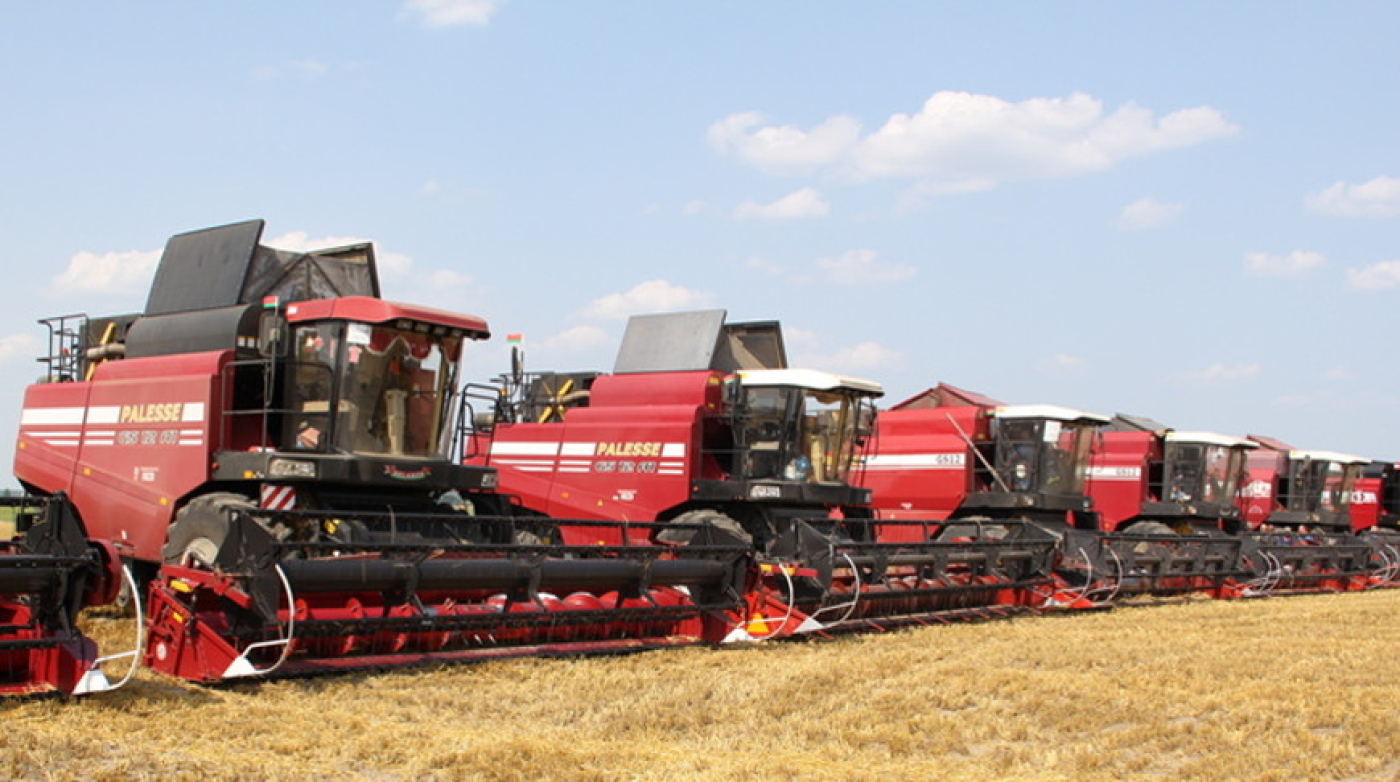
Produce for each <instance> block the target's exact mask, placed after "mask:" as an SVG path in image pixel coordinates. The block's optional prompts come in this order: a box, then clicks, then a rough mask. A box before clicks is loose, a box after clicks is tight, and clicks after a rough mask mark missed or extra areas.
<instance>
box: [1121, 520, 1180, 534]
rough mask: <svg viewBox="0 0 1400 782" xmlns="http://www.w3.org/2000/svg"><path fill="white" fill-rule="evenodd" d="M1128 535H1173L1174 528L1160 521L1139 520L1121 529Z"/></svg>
mask: <svg viewBox="0 0 1400 782" xmlns="http://www.w3.org/2000/svg"><path fill="white" fill-rule="evenodd" d="M1123 532H1124V533H1125V534H1128V535H1175V534H1176V530H1174V529H1172V528H1171V527H1168V526H1167V525H1165V524H1163V523H1162V522H1160V521H1139V522H1136V523H1134V524H1129V525H1128V526H1127V527H1125V528H1124V529H1123Z"/></svg>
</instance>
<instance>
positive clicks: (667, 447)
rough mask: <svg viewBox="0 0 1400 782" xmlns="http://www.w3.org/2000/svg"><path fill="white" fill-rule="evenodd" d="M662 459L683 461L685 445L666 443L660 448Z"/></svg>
mask: <svg viewBox="0 0 1400 782" xmlns="http://www.w3.org/2000/svg"><path fill="white" fill-rule="evenodd" d="M661 458H662V459H684V458H685V443H666V444H664V445H662V446H661Z"/></svg>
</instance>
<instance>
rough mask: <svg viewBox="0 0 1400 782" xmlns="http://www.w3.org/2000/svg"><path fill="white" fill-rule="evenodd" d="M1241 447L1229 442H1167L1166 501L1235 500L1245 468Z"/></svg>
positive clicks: (1229, 501) (1223, 501) (1225, 501)
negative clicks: (1227, 443)
mask: <svg viewBox="0 0 1400 782" xmlns="http://www.w3.org/2000/svg"><path fill="white" fill-rule="evenodd" d="M1244 459H1245V455H1244V449H1242V448H1234V447H1231V446H1228V445H1218V444H1210V443H1192V442H1169V443H1167V453H1166V476H1165V484H1166V487H1167V488H1166V497H1165V498H1164V499H1165V500H1166V501H1168V502H1214V503H1221V504H1228V503H1232V502H1234V497H1235V492H1236V490H1237V488H1238V486H1239V476H1240V471H1241V470H1242V469H1243V467H1244Z"/></svg>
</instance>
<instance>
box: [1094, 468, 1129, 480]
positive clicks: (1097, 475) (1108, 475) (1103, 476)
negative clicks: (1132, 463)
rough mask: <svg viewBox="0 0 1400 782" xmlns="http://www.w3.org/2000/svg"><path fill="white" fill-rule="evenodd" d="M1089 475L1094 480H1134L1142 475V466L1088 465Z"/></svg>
mask: <svg viewBox="0 0 1400 782" xmlns="http://www.w3.org/2000/svg"><path fill="white" fill-rule="evenodd" d="M1089 477H1090V478H1092V479H1093V480H1096V481H1135V480H1137V479H1139V478H1141V477H1142V468H1141V467H1090V468H1089Z"/></svg>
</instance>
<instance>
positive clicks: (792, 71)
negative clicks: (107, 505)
mask: <svg viewBox="0 0 1400 782" xmlns="http://www.w3.org/2000/svg"><path fill="white" fill-rule="evenodd" d="M0 30H3V32H4V34H5V35H4V37H5V39H6V46H5V47H3V48H0V118H3V121H0V156H2V157H0V159H2V160H3V176H4V181H5V185H6V186H5V187H4V188H3V191H0V215H3V217H0V243H3V247H4V248H5V253H6V257H7V259H8V261H7V263H6V268H7V270H8V273H9V280H8V288H9V295H10V297H11V304H10V306H9V307H6V308H5V309H4V310H3V311H0V362H3V365H4V368H5V369H6V373H5V375H6V377H8V378H9V380H8V381H7V382H5V383H3V384H0V441H3V442H4V443H6V445H5V446H3V447H6V448H8V447H9V445H8V444H9V443H11V442H13V432H14V425H15V420H16V419H17V413H18V408H19V404H20V401H19V400H20V394H21V392H22V390H23V387H24V384H25V383H26V382H28V381H29V380H30V379H32V378H33V377H35V376H36V375H37V374H38V372H39V365H37V364H35V363H34V359H35V358H36V357H37V356H38V355H39V353H40V352H41V350H42V347H43V337H44V331H43V329H42V328H41V327H39V326H38V325H36V323H35V321H36V320H37V319H38V318H41V317H46V316H50V315H59V314H67V313H72V312H87V313H89V314H92V315H109V314H115V313H119V312H131V311H136V310H139V309H140V308H141V307H142V305H143V304H144V301H145V294H146V287H147V284H148V283H149V280H150V276H151V274H152V272H153V268H154V263H155V260H156V258H157V257H158V255H159V252H160V250H161V248H162V247H163V245H164V243H165V240H166V239H167V238H168V237H169V236H170V235H171V234H174V233H179V232H182V231H186V230H190V229H194V228H201V227H205V226H210V225H218V224H223V223H228V222H233V221H237V220H243V219H249V218H254V217H261V218H264V219H266V220H267V221H268V227H267V232H266V233H265V235H264V243H266V244H271V245H273V246H281V247H287V248H293V249H295V248H309V247H318V246H328V245H333V244H338V243H343V242H344V241H345V240H350V239H355V240H364V239H370V240H373V241H375V242H376V244H377V248H378V250H379V253H380V257H381V266H382V274H383V277H384V288H385V293H386V295H387V296H388V297H390V298H396V299H400V300H405V301H414V302H418V303H424V304H430V305H434V306H438V307H445V308H449V309H455V310H461V311H466V312H471V313H473V314H477V315H481V316H484V317H486V318H487V319H488V320H489V322H490V323H491V324H492V327H493V330H494V331H495V333H496V335H497V336H496V338H495V339H493V340H492V341H491V342H490V343H487V344H485V345H481V346H478V347H477V348H475V349H474V350H473V351H472V352H471V353H470V354H469V356H468V371H467V375H468V376H469V378H471V379H473V380H481V381H484V380H487V379H489V378H491V377H494V376H495V375H497V374H498V373H500V372H501V371H503V370H504V369H505V368H506V366H507V348H506V346H505V344H504V339H503V337H504V335H505V334H507V333H517V332H518V333H522V334H524V335H525V341H526V346H527V351H528V362H529V365H530V367H531V368H533V369H561V370H563V369H609V368H611V366H612V360H613V356H614V353H615V351H616V348H617V344H618V342H619V340H620V338H621V334H622V330H623V327H624V325H625V321H626V316H627V315H628V314H631V313H637V312H656V311H662V310H670V309H695V308H708V307H722V308H725V309H727V310H728V311H729V314H730V318H731V320H744V319H772V318H776V319H779V320H781V321H782V322H783V324H784V328H785V331H786V334H787V339H788V348H789V355H790V358H791V359H792V362H793V363H794V364H797V365H804V366H811V367H816V368H821V369H828V370H832V371H838V372H844V373H847V374H852V375H858V376H862V377H868V378H871V379H875V380H879V381H881V382H882V383H884V385H885V387H886V389H887V392H888V396H889V398H890V401H897V400H898V399H902V398H904V397H907V396H910V395H912V394H914V393H916V392H918V391H919V390H921V389H923V388H926V387H928V386H931V385H934V384H936V383H938V382H939V381H946V382H950V383H953V384H955V385H961V386H964V387H967V388H970V389H973V390H976V391H980V392H983V393H986V394H988V395H991V396H994V397H998V398H1001V399H1004V400H1007V401H1009V402H1021V403H1054V404H1060V405H1066V406H1071V407H1077V408H1080V409H1085V410H1091V411H1094V412H1100V413H1104V414H1112V413H1114V412H1119V411H1121V412H1129V413H1136V414H1140V415H1147V416H1151V417H1153V418H1156V419H1158V420H1160V421H1163V422H1166V423H1168V424H1170V425H1173V426H1175V427H1177V428H1179V429H1209V430H1215V431H1219V432H1223V433H1228V434H1236V435H1242V434H1245V433H1257V434H1265V435H1269V436H1272V437H1276V438H1278V439H1282V440H1285V441H1288V442H1291V443H1293V444H1294V445H1296V446H1298V447H1304V448H1316V449H1328V450H1338V451H1346V452H1352V453H1357V454H1360V455H1363V456H1366V457H1371V458H1388V459H1396V458H1400V442H1397V438H1400V361H1398V360H1397V351H1396V349H1395V347H1394V346H1393V340H1394V337H1393V336H1392V335H1393V334H1394V333H1395V331H1396V325H1397V319H1396V316H1395V311H1396V305H1397V302H1400V233H1398V232H1397V230H1396V229H1397V226H1400V136H1397V133H1396V128H1397V127H1400V90H1397V89H1396V86H1395V74H1397V73H1400V47H1396V46H1395V45H1394V40H1395V35H1396V32H1397V31H1400V4H1395V3H1390V2H1369V3H1368V2H1347V3H1328V4H1324V3H1302V2H1281V1H1279V0H1270V1H1269V2H1233V3H1218V2H1177V3H1122V2H1068V3H1038V2H1037V3H1033V2H1023V3H1013V2H1000V3H956V4H955V3H933V2H927V3H909V2H863V3H847V2H842V3H837V2H769V3H753V2H705V3H698V2H666V3H658V2H642V1H641V0H635V1H631V2H603V3H588V2H561V1H557V0H556V2H528V1H527V0H501V1H499V2H497V1H496V0H408V1H407V2H404V1H402V0H395V1H394V2H390V1H389V0H384V1H382V2H359V3H345V2H339V1H337V2H331V1H329V0H323V1H321V2H315V1H307V2H298V3H282V2H241V3H237V4H209V3H188V2H147V3H140V4H126V3H99V2H89V3H62V4H60V3H25V4H20V3H6V4H4V5H3V6H0Z"/></svg>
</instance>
